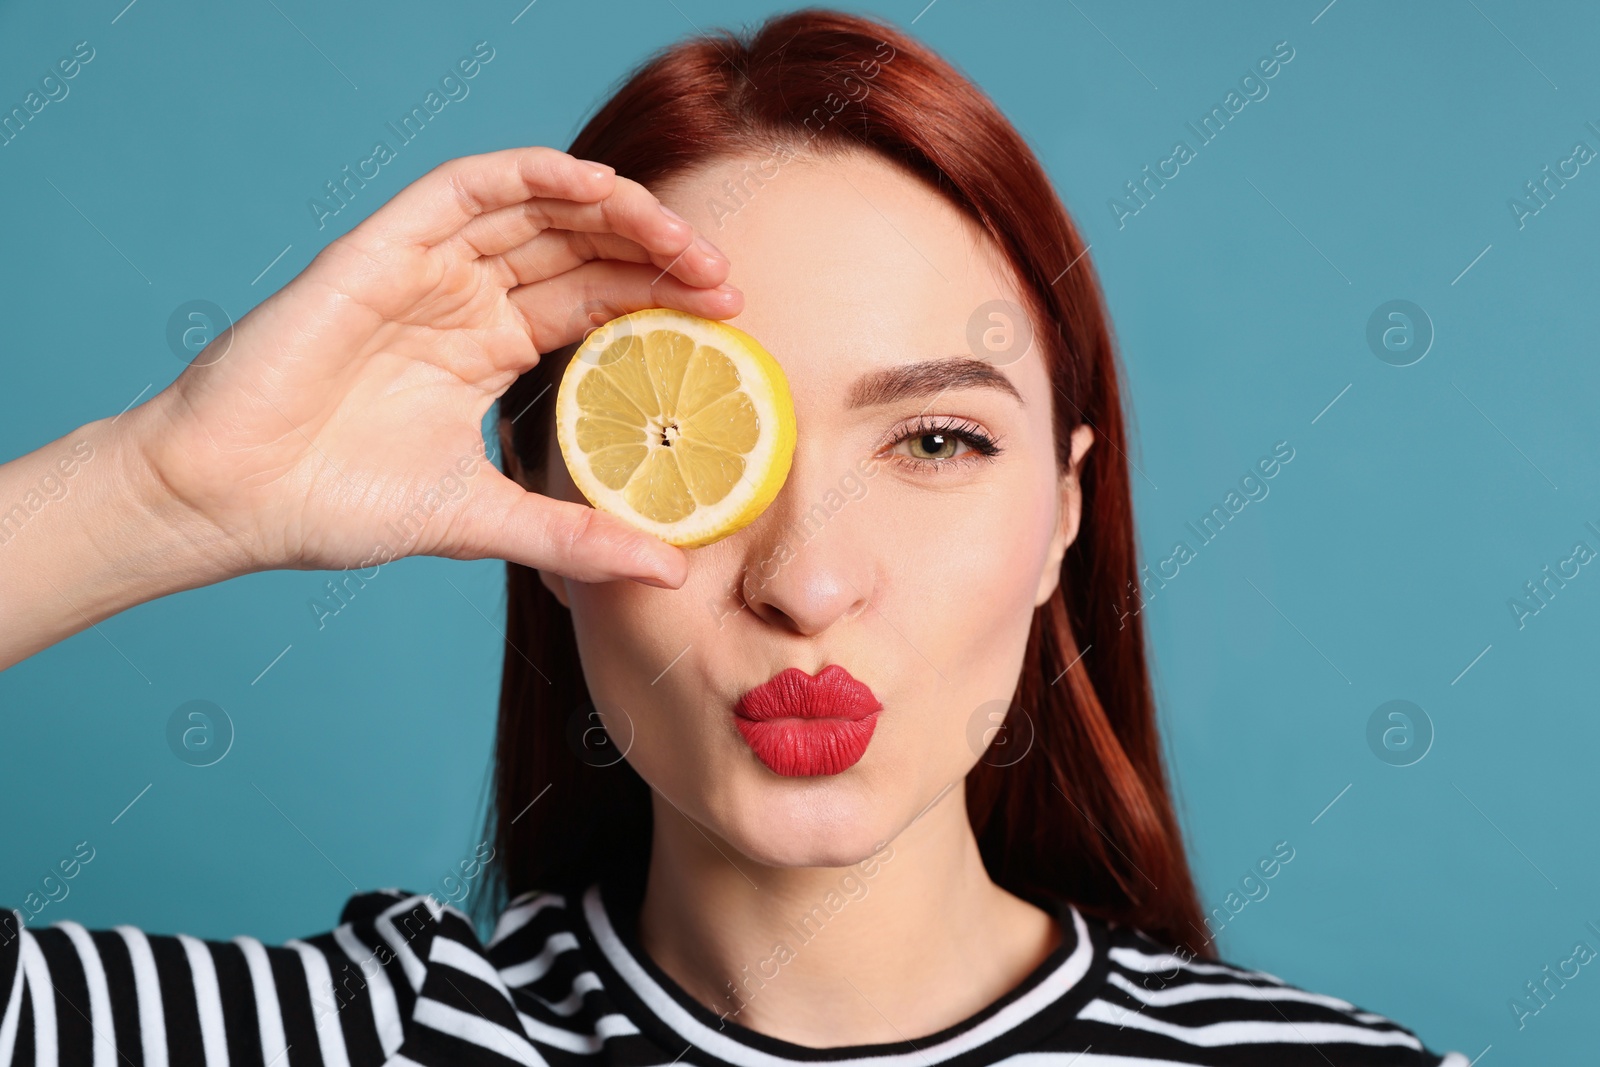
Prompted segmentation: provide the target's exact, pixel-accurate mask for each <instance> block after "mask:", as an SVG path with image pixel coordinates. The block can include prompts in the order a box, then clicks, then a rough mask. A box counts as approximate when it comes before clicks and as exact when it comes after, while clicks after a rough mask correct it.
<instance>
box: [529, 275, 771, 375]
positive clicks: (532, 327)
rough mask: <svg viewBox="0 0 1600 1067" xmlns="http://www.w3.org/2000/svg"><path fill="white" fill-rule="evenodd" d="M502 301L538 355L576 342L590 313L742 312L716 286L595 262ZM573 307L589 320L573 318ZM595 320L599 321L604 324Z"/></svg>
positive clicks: (740, 299) (734, 298)
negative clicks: (653, 310)
mask: <svg viewBox="0 0 1600 1067" xmlns="http://www.w3.org/2000/svg"><path fill="white" fill-rule="evenodd" d="M506 296H507V297H508V298H509V299H510V300H511V303H512V305H513V306H514V307H516V308H517V309H518V310H519V311H520V312H521V313H522V316H523V318H524V319H526V320H527V324H528V334H529V338H530V339H531V340H532V342H533V347H534V349H535V350H536V351H539V352H553V351H555V350H556V349H558V348H560V347H561V346H563V345H567V344H571V343H572V342H574V341H578V340H582V338H583V335H584V331H585V330H586V329H587V328H588V327H590V326H592V325H594V322H593V318H592V314H593V313H595V312H599V313H601V314H604V315H605V316H606V319H612V318H616V317H617V316H618V315H626V314H627V313H628V312H630V311H641V310H643V309H644V308H653V307H668V308H677V309H678V310H679V311H687V312H688V313H689V314H691V315H699V316H700V317H702V318H707V319H723V318H728V317H730V316H733V315H737V314H738V313H739V312H740V311H742V310H743V309H744V293H743V292H741V291H740V290H739V289H738V288H736V287H733V286H728V285H726V284H724V285H723V286H718V287H717V288H715V289H702V288H698V287H696V286H692V285H688V284H685V283H684V282H683V281H682V280H681V279H679V278H675V277H673V276H672V275H671V274H668V273H666V272H665V271H662V270H659V269H658V268H657V267H656V266H655V265H654V264H645V263H618V262H616V261H614V260H595V261H594V262H592V263H586V264H584V265H583V266H581V267H578V268H577V269H575V270H569V271H567V272H566V273H564V274H558V275H556V276H555V277H553V278H551V279H550V280H549V281H546V282H535V283H534V284H532V285H519V286H518V287H517V288H515V289H512V290H510V291H509V292H508V293H507V294H506ZM574 308H584V309H586V311H588V312H590V313H591V314H590V315H585V316H575V315H574V314H573V309H574ZM601 321H605V320H604V319H603V320H601Z"/></svg>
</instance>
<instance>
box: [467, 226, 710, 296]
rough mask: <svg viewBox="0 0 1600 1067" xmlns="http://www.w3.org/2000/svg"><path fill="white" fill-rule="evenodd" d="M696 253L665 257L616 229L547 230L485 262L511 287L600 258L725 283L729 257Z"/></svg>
mask: <svg viewBox="0 0 1600 1067" xmlns="http://www.w3.org/2000/svg"><path fill="white" fill-rule="evenodd" d="M692 252H693V246H691V247H690V253H679V254H678V255H677V256H665V255H662V254H660V253H657V252H651V251H648V250H647V249H645V248H643V247H641V246H640V245H638V244H636V243H634V242H633V241H630V240H628V239H627V238H626V237H621V236H618V235H617V234H614V233H573V232H571V231H569V230H546V231H545V232H544V233H542V234H540V235H539V236H538V237H535V238H534V239H533V240H531V241H527V242H524V243H523V244H521V245H518V246H517V247H516V248H512V249H509V250H507V251H505V252H503V253H501V254H500V255H498V256H493V257H486V258H485V260H484V261H483V262H485V263H486V264H491V265H493V266H495V267H496V268H497V269H499V270H500V271H501V272H502V273H501V275H500V277H501V279H502V282H503V284H505V286H506V287H507V288H510V287H512V286H514V285H531V284H533V283H534V282H542V281H549V280H550V279H552V278H554V277H555V276H556V275H558V274H562V273H564V272H566V271H569V270H574V269H576V268H578V267H581V266H583V265H584V264H585V263H590V262H594V261H596V260H602V259H609V260H616V261H618V262H622V263H643V264H651V265H654V266H655V267H656V269H657V272H658V273H659V272H660V271H663V270H664V271H667V272H668V273H670V274H673V275H675V276H676V277H678V278H680V279H682V280H683V281H684V282H685V283H687V284H688V285H691V286H698V287H700V288H703V289H710V288H713V287H715V286H718V285H721V284H722V283H723V282H724V281H725V280H726V279H727V277H728V268H729V264H728V261H727V260H726V259H720V258H718V259H703V258H698V257H695V256H693V255H692Z"/></svg>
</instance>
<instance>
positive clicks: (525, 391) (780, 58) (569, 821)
mask: <svg viewBox="0 0 1600 1067" xmlns="http://www.w3.org/2000/svg"><path fill="white" fill-rule="evenodd" d="M796 139H799V140H801V141H802V142H803V144H804V148H805V149H806V150H807V151H808V152H809V153H810V154H813V155H817V154H826V153H828V152H831V151H838V150H849V149H862V150H866V151H870V152H875V153H877V154H878V155H880V156H881V157H883V158H886V159H888V160H890V161H892V162H894V163H897V164H899V165H900V166H901V167H903V168H905V169H906V170H907V171H909V172H911V173H913V174H915V175H919V176H921V177H923V178H924V179H926V180H927V181H928V182H929V183H931V185H932V186H933V187H934V188H935V189H937V190H938V191H939V192H940V193H941V194H942V195H944V196H945V197H947V198H948V199H949V201H950V202H951V203H952V204H954V205H955V206H956V207H957V208H958V209H960V210H961V211H963V212H965V213H966V214H967V215H968V216H969V217H971V218H972V219H973V220H975V221H976V222H977V223H978V224H979V225H980V226H981V227H982V228H983V229H984V230H985V231H986V232H987V233H988V235H989V236H990V237H991V238H992V239H993V241H994V242H995V244H996V245H997V246H998V248H999V249H1000V251H1001V252H1002V253H1003V255H1004V257H1005V259H1006V260H1007V261H1009V263H1010V265H1011V268H1012V269H1013V271H1014V272H1015V276H1016V278H1017V280H1018V282H1019V283H1020V285H1021V288H1022V292H1023V293H1024V296H1025V299H1026V301H1027V303H1028V308H1027V310H1028V313H1029V315H1030V316H1031V318H1032V321H1033V323H1035V324H1036V329H1035V331H1034V337H1035V349H1036V350H1037V351H1040V352H1041V353H1042V358H1043V359H1044V360H1045V362H1046V367H1047V370H1048V372H1049V376H1050V380H1051V383H1052V384H1053V386H1054V388H1055V392H1056V394H1057V396H1056V403H1055V405H1054V422H1055V426H1054V429H1055V440H1056V443H1057V451H1058V462H1059V463H1060V464H1061V465H1062V467H1063V469H1065V465H1066V464H1067V463H1068V462H1069V461H1070V451H1069V449H1070V438H1071V434H1072V431H1073V430H1074V429H1075V428H1076V427H1078V426H1079V425H1081V424H1085V423H1087V424H1088V425H1090V426H1091V428H1092V429H1093V431H1094V433H1095V436H1096V438H1097V440H1098V447H1096V448H1094V449H1093V450H1092V451H1091V454H1090V456H1089V457H1088V458H1086V459H1085V461H1084V467H1083V478H1082V485H1083V518H1082V522H1081V525H1080V528H1079V532H1078V536H1077V539H1076V540H1075V541H1074V542H1073V544H1072V545H1071V547H1070V548H1069V549H1068V550H1067V553H1066V556H1065V558H1064V559H1063V560H1062V563H1061V581H1060V585H1059V588H1058V589H1057V591H1056V593H1055V594H1054V595H1053V596H1052V597H1051V598H1050V599H1049V601H1047V602H1046V603H1045V604H1044V605H1042V606H1041V607H1039V608H1038V609H1036V611H1035V615H1034V619H1033V625H1032V629H1031V632H1030V633H1029V637H1028V644H1027V652H1026V659H1025V661H1024V664H1023V668H1022V676H1021V679H1020V682H1019V685H1018V687H1017V691H1016V694H1015V697H1014V698H1013V703H1012V707H1011V709H1010V711H1009V712H1008V714H1007V719H1006V722H1007V724H1008V728H1016V729H1017V730H1018V731H1020V730H1022V729H1025V727H1023V726H1022V724H1021V719H1020V717H1021V716H1026V717H1027V718H1028V719H1029V720H1031V725H1032V728H1033V732H1034V740H1033V744H1032V748H1031V749H1030V750H1029V752H1028V754H1027V755H1026V756H1025V757H1024V758H1023V759H1021V760H1020V761H1018V762H1016V763H1014V764H1012V765H1010V766H1005V767H1001V766H995V765H993V764H991V763H988V762H984V761H980V762H979V763H978V764H977V765H976V766H975V767H974V768H973V769H972V771H971V772H970V773H969V774H968V776H967V803H968V811H969V817H970V819H971V822H972V828H973V831H974V833H975V834H976V836H977V840H978V844H979V848H980V850H981V853H982V856H983V860H984V863H985V866H986V867H987V869H988V872H989V875H990V877H991V878H992V879H993V880H994V881H995V882H996V883H997V884H999V885H1001V886H1002V887H1005V888H1006V889H1009V890H1011V891H1012V892H1016V893H1019V895H1030V896H1033V897H1035V898H1037V897H1038V896H1039V895H1040V894H1044V895H1048V896H1059V897H1066V898H1067V899H1070V900H1071V901H1073V902H1074V903H1076V904H1077V905H1078V906H1079V907H1080V908H1081V909H1082V910H1083V911H1085V912H1087V913H1090V914H1094V915H1098V916H1100V917H1102V918H1104V919H1108V920H1112V921H1117V922H1122V923H1126V924H1129V925H1132V926H1135V927H1137V928H1139V929H1141V930H1143V931H1144V932H1145V933H1147V934H1149V935H1150V936H1151V937H1154V938H1156V939H1157V940H1159V941H1162V942H1164V943H1166V944H1168V945H1171V946H1173V947H1174V948H1178V949H1181V950H1185V951H1187V952H1189V953H1191V954H1193V955H1195V956H1198V957H1202V958H1215V952H1214V950H1213V948H1212V945H1211V939H1210V938H1209V936H1207V935H1206V931H1205V930H1204V928H1203V926H1202V924H1203V922H1204V920H1203V918H1202V913H1201V909H1200V906H1199V903H1198V901H1197V899H1196V896H1195V890H1194V883H1193V880H1192V877H1191V874H1190V871H1189V866H1188V860H1187V858H1186V856H1185V852H1184V845H1183V839H1182V834H1181V831H1180V828H1179V825H1178V820H1177V817H1176V815H1175V813H1174V810H1173V804H1172V799H1171V795H1170V792H1169V789H1168V785H1167V778H1166V772H1165V768H1164V766H1163V761H1162V755H1161V743H1160V735H1159V733H1158V731H1157V725H1156V709H1155V701H1154V697H1153V694H1152V691H1151V684H1150V677H1149V667H1148V663H1147V654H1146V649H1145V637H1144V629H1143V625H1142V618H1141V616H1140V615H1138V614H1127V613H1125V612H1124V611H1123V610H1121V609H1120V608H1119V605H1121V604H1122V603H1123V602H1124V598H1125V597H1126V595H1127V592H1128V591H1129V590H1131V589H1137V588H1138V583H1137V578H1138V575H1137V571H1136V568H1137V556H1136V551H1135V545H1134V531H1133V501H1132V495H1131V490H1130V483H1129V473H1128V466H1129V464H1128V459H1127V456H1126V452H1127V437H1126V433H1125V430H1124V416H1123V411H1122V400H1121V391H1120V386H1119V382H1118V378H1119V368H1118V362H1117V356H1116V352H1115V349H1114V348H1113V345H1112V338H1111V330H1110V326H1109V322H1108V319H1107V315H1106V310H1105V305H1104V301H1103V299H1102V297H1101V294H1100V289H1099V283H1098V282H1097V280H1096V277H1095V273H1094V270H1093V267H1092V265H1091V263H1090V261H1089V260H1088V259H1087V258H1086V257H1085V255H1084V253H1085V248H1084V244H1083V240H1082V238H1080V237H1079V235H1078V231H1077V229H1076V227H1075V226H1074V225H1073V223H1072V221H1071V219H1070V218H1069V217H1068V215H1067V212H1066V209H1065V208H1064V207H1063V206H1062V204H1061V202H1060V200H1059V198H1058V197H1057V196H1056V194H1055V191H1054V190H1053V188H1052V187H1051V185H1050V180H1049V178H1048V177H1047V176H1046V174H1045V172H1044V169H1043V168H1042V167H1041V166H1040V164H1039V161H1038V159H1037V158H1035V156H1034V154H1033V152H1032V150H1031V149H1030V148H1029V147H1028V145H1027V144H1026V142H1025V141H1024V140H1023V139H1022V137H1021V135H1020V134H1018V133H1017V131H1016V129H1015V128H1014V127H1013V126H1012V125H1011V124H1010V123H1009V122H1008V121H1007V120H1006V118H1005V117H1004V116H1003V115H1002V114H1001V112H1000V111H999V109H998V108H997V107H996V106H995V105H994V103H993V102H992V101H991V100H990V99H989V98H988V97H987V96H986V95H984V94H983V92H982V91H981V90H979V89H978V88H977V87H976V86H974V85H973V84H972V83H971V82H969V81H968V80H967V79H966V78H965V77H963V76H962V75H961V74H960V73H959V72H958V71H957V70H956V69H955V68H954V67H953V66H951V65H950V64H949V63H948V62H946V61H944V60H943V59H941V58H940V57H938V56H937V55H936V54H935V53H933V52H932V51H931V50H930V49H928V48H927V47H925V46H924V45H922V44H920V43H918V42H917V41H915V40H914V39H912V38H911V37H909V36H907V35H906V34H904V33H902V32H901V31H899V30H897V29H895V28H894V27H892V26H890V25H888V24H886V23H883V22H880V21H877V20H874V19H871V18H867V17H863V16H858V15H853V14H845V13H841V12H837V11H831V10H824V9H817V8H807V9H803V10H798V11H793V12H789V13H786V14H782V15H778V16H774V17H773V18H771V19H769V20H767V21H766V22H764V23H763V24H761V25H760V26H758V27H756V28H755V29H754V30H750V31H747V32H745V33H744V34H735V33H733V32H731V31H728V30H716V31H713V32H711V33H707V34H703V35H699V36H695V37H691V38H689V39H686V40H683V41H681V42H679V43H677V44H674V45H672V46H670V47H668V48H665V49H663V50H661V51H660V52H658V53H656V54H655V55H654V56H652V57H650V58H649V59H648V60H647V61H645V62H644V63H643V64H641V65H640V66H639V67H638V68H637V69H635V70H634V71H633V72H632V73H631V74H630V75H628V76H627V77H626V79H625V80H624V81H623V83H622V85H621V87H620V88H618V89H617V90H616V92H615V93H614V94H613V95H612V96H611V97H610V99H609V100H607V101H606V102H605V104H604V105H603V106H602V107H601V108H600V110H599V112H598V113H597V114H596V115H595V116H594V117H593V118H592V119H591V120H590V121H589V122H588V124H587V125H586V126H584V128H583V130H582V132H580V133H579V134H578V136H577V138H576V140H574V141H573V143H572V145H571V147H570V149H569V151H570V152H571V153H572V154H573V155H575V156H578V157H580V158H584V159H593V160H598V161H600V162H603V163H608V164H610V165H611V166H613V167H615V168H616V169H617V172H618V173H620V174H622V175H624V176H626V177H629V178H632V179H634V180H635V181H638V182H641V183H642V184H644V185H646V186H650V187H652V188H657V189H659V188H661V187H662V186H663V185H664V184H665V183H666V182H668V181H669V180H670V179H672V178H673V177H675V176H677V175H681V174H683V173H685V172H686V171H688V170H689V169H691V168H693V167H694V166H696V165H697V164H700V163H702V162H704V161H705V160H706V159H707V158H708V157H713V156H733V155H741V154H750V153H752V152H765V153H770V152H771V150H772V149H773V148H774V146H777V145H780V144H791V143H793V142H794V141H795V140H796ZM620 310H621V309H617V310H615V311H613V313H620ZM570 347H575V346H570ZM570 347H569V349H568V350H565V354H566V355H570ZM564 363H565V359H563V358H559V357H547V358H545V359H542V360H541V361H540V363H539V365H538V366H537V367H535V368H534V369H533V370H530V371H529V372H527V373H526V374H524V375H522V377H521V378H519V379H518V381H517V382H516V383H515V384H514V385H513V386H512V387H511V389H510V390H509V391H508V392H507V393H506V394H505V395H504V396H503V397H502V398H501V401H500V404H501V407H500V410H501V412H502V413H506V412H518V413H520V412H522V411H523V410H525V409H526V408H527V406H528V405H529V404H530V403H532V402H533V401H534V400H535V399H537V398H538V397H539V396H540V395H541V394H542V393H543V391H544V390H545V388H546V387H548V386H549V385H551V384H552V382H553V381H555V380H556V378H555V376H556V375H557V374H558V373H559V369H560V368H561V367H562V366H564ZM551 411H552V405H550V404H545V405H543V406H542V408H540V412H541V413H542V414H543V416H544V417H543V418H542V419H541V418H528V419H521V420H518V421H517V422H515V423H513V422H509V421H507V417H506V416H505V415H504V414H502V417H501V420H500V432H501V439H502V443H503V444H504V446H505V448H504V453H505V459H504V461H503V462H505V463H506V465H507V466H506V470H507V473H508V474H516V473H517V471H518V470H519V468H520V470H521V471H528V472H532V475H531V476H529V475H521V477H522V480H523V482H524V484H534V485H537V483H538V481H539V476H540V475H541V474H542V472H543V470H544V466H545V461H546V455H545V453H546V449H547V447H548V439H549V438H548V435H549V432H550V426H549V421H548V420H549V415H550V412H551ZM507 566H508V581H509V603H508V609H507V637H508V645H509V647H508V648H507V650H506V656H505V668H504V680H503V683H502V688H501V695H500V722H499V729H498V735H497V739H496V752H495V771H494V781H493V792H494V800H493V806H492V810H491V812H490V816H489V834H490V837H491V839H492V840H493V841H495V843H496V845H497V848H498V852H499V854H500V856H501V857H502V859H503V864H502V865H497V866H496V867H495V868H494V881H492V882H491V883H490V884H489V886H488V889H489V891H490V892H491V893H493V894H494V895H495V897H496V899H495V900H494V901H492V902H486V901H485V900H483V899H482V898H481V897H480V899H479V900H478V901H477V903H479V904H480V905H485V906H487V907H488V908H490V910H491V914H492V909H493V908H494V907H495V906H496V905H497V904H498V903H499V902H503V901H504V900H505V899H507V898H508V897H510V896H514V895H516V894H518V893H521V892H524V891H526V890H530V889H541V890H543V889H558V888H562V887H566V888H582V887H583V886H584V885H586V884H587V883H588V882H589V881H591V880H592V879H594V878H596V877H604V876H606V875H608V874H611V873H620V872H621V871H623V870H625V869H626V870H633V869H634V868H635V867H636V865H638V864H639V863H641V862H642V858H643V857H647V856H648V855H649V851H650V819H651V814H650V796H649V789H648V786H646V785H645V783H644V782H643V781H642V780H641V779H640V778H639V777H638V775H637V774H636V773H634V772H633V771H632V769H631V768H629V767H628V766H627V764H626V763H625V762H622V763H617V764H616V765H614V766H608V767H596V766H593V765H592V763H593V761H592V760H589V761H586V760H585V759H583V758H580V755H579V753H580V752H581V751H582V747H581V745H577V746H575V745H574V744H573V743H572V741H571V737H572V734H573V731H574V730H576V731H582V730H583V729H584V728H586V727H592V726H593V725H594V721H593V720H590V719H588V718H587V717H586V711H587V710H589V709H591V708H592V705H590V704H589V703H588V700H589V697H588V692H587V687H586V686H585V683H584V680H583V674H582V671H581V669H580V665H579V657H578V649H577V644H576V639H575V637H574V634H573V628H572V621H571V617H570V615H569V614H568V612H567V610H566V609H565V608H563V607H562V606H561V604H560V603H559V602H558V601H557V600H556V599H555V598H554V597H553V596H552V595H551V594H550V592H549V591H548V590H547V589H545V587H544V586H543V584H542V583H541V582H540V581H539V578H538V574H537V572H536V571H534V570H531V569H529V568H526V567H523V566H520V565H518V564H515V563H509V564H508V565H507ZM535 663H538V664H540V665H541V666H540V667H535V666H534V664H535ZM536 797H542V799H540V800H539V802H538V803H537V804H532V806H531V807H530V806H529V805H530V804H531V802H532V801H533V800H534V799H535V798H536Z"/></svg>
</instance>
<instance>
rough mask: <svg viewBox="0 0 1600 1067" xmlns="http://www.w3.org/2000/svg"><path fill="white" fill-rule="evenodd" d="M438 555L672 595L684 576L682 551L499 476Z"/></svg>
mask: <svg viewBox="0 0 1600 1067" xmlns="http://www.w3.org/2000/svg"><path fill="white" fill-rule="evenodd" d="M451 537H452V538H453V541H452V543H451V544H450V545H449V546H446V547H444V548H441V549H440V550H438V551H439V554H441V555H449V556H451V557H452V558H455V559H504V560H510V561H511V562H512V563H520V564H522V565H523V566H524V567H533V568H536V569H538V570H547V571H554V572H555V573H556V574H560V575H562V576H564V577H567V578H572V579H575V580H577V581H580V582H609V581H615V580H617V579H619V578H632V579H638V580H645V581H647V582H648V583H649V584H652V585H662V586H665V587H668V588H672V589H676V588H678V587H680V586H681V585H683V583H684V580H685V579H686V578H687V577H688V574H689V560H688V557H687V555H686V554H685V553H684V550H683V549H681V548H677V547H675V546H673V545H669V544H667V543H666V542H665V541H662V540H661V539H659V538H657V537H655V536H653V535H651V534H648V533H645V532H644V531H643V530H640V529H639V528H637V527H635V526H632V525H630V524H629V523H627V522H625V521H624V520H622V519H619V518H617V517H616V516H615V515H611V514H609V513H607V512H604V511H599V510H597V509H595V508H592V507H589V506H588V505H585V504H575V503H572V502H571V501H567V500H556V499H553V498H551V497H547V496H540V495H539V494H537V493H530V492H528V491H527V490H526V489H523V488H522V487H521V486H519V485H517V484H516V483H515V482H512V481H511V480H510V479H507V478H504V477H501V478H500V479H498V480H497V482H496V483H495V484H494V485H493V486H492V487H491V488H489V489H488V490H487V491H486V492H485V493H483V494H482V495H481V496H480V495H478V494H474V495H473V496H472V498H471V499H470V501H469V502H468V504H467V506H466V508H465V509H464V510H463V511H462V512H461V514H460V516H459V517H458V519H457V521H456V522H455V523H454V524H453V525H452V527H451Z"/></svg>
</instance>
